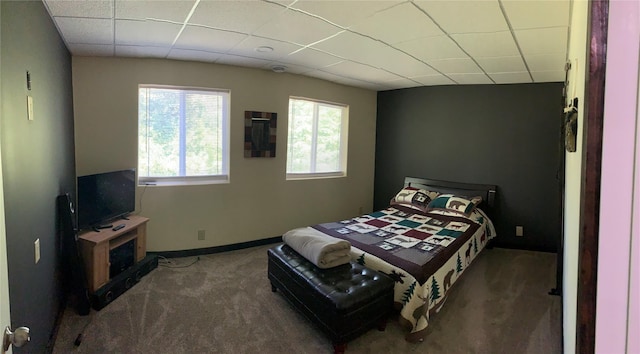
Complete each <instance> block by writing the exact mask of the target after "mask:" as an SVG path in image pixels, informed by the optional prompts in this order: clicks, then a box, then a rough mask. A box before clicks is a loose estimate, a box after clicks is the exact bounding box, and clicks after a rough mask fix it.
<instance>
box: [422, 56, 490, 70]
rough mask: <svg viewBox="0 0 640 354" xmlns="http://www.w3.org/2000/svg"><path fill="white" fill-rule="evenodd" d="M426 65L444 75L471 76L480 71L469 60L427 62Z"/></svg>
mask: <svg viewBox="0 0 640 354" xmlns="http://www.w3.org/2000/svg"><path fill="white" fill-rule="evenodd" d="M427 63H428V64H429V65H431V66H432V67H433V68H435V69H437V70H439V71H440V72H442V73H444V74H473V73H481V72H482V70H480V68H479V67H478V65H476V63H474V62H473V60H471V59H440V60H428V61H427Z"/></svg>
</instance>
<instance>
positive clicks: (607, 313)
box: [595, 1, 640, 353]
mask: <svg viewBox="0 0 640 354" xmlns="http://www.w3.org/2000/svg"><path fill="white" fill-rule="evenodd" d="M639 39H640V4H638V2H637V1H611V2H610V3H609V28H608V39H607V71H606V84H605V97H604V124H603V140H602V183H601V194H600V230H599V235H600V236H599V240H600V241H599V243H598V292H597V310H596V341H595V344H596V353H625V352H626V353H638V351H639V350H640V339H639V338H640V337H638V320H639V317H640V314H639V311H638V308H637V306H638V266H637V264H638V258H637V257H638V248H640V245H639V244H638V242H640V235H639V233H640V232H639V230H640V225H639V223H640V190H639V189H640V184H638V181H640V163H639V162H640V155H635V154H636V150H637V149H638V150H637V151H640V126H639V125H638V123H640V120H639V119H638V110H637V109H638V102H640V101H639V100H638V80H639V79H640V75H639V73H640V72H639V70H638V60H639V59H640V55H639V51H640V43H639V41H638V40H639ZM634 165H635V166H634ZM634 173H635V177H634ZM634 178H635V183H636V185H635V188H636V190H635V191H634ZM634 192H635V194H634ZM634 197H635V202H634ZM634 203H635V206H634ZM634 228H635V232H634ZM634 258H635V259H634ZM632 262H635V268H633V267H632V266H631V265H632ZM634 269H635V274H634V273H633V272H634ZM633 286H635V287H634V288H632V287H633ZM634 306H635V309H634ZM632 309H634V310H632ZM634 326H635V328H634Z"/></svg>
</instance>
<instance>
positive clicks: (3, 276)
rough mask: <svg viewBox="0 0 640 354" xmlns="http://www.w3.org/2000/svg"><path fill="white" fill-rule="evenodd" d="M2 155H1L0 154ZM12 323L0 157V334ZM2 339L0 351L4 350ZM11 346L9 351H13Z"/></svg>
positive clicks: (0, 161) (0, 159) (0, 160)
mask: <svg viewBox="0 0 640 354" xmlns="http://www.w3.org/2000/svg"><path fill="white" fill-rule="evenodd" d="M0 156H1V155H0ZM10 325H11V317H10V316H9V272H8V271H7V239H6V232H5V224H4V187H3V180H2V158H1V157H0V331H2V332H0V336H1V334H2V333H4V329H5V328H6V327H7V326H10ZM1 342H2V341H1V340H0V352H2V348H1V346H2V343H1ZM11 352H12V351H11V348H9V351H8V353H11Z"/></svg>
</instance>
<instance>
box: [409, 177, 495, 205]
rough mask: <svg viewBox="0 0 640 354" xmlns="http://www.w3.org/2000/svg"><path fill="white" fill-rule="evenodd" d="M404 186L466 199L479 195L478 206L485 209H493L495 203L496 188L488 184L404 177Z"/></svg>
mask: <svg viewBox="0 0 640 354" xmlns="http://www.w3.org/2000/svg"><path fill="white" fill-rule="evenodd" d="M404 186H405V187H415V188H422V189H426V190H429V191H434V192H440V193H452V194H457V195H463V196H467V197H475V196H477V195H479V196H481V197H482V203H481V204H480V206H481V207H482V206H483V205H485V208H486V207H487V206H488V209H493V208H494V207H495V203H496V191H497V186H495V185H490V184H472V183H459V182H449V181H437V180H433V179H424V178H415V177H405V179H404ZM483 210H484V208H483ZM485 211H486V210H485Z"/></svg>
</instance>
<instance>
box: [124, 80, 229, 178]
mask: <svg viewBox="0 0 640 354" xmlns="http://www.w3.org/2000/svg"><path fill="white" fill-rule="evenodd" d="M140 89H170V90H180V91H195V92H198V91H200V92H202V91H204V92H215V93H217V94H221V95H222V96H224V97H223V101H222V102H223V105H222V116H223V117H222V119H221V125H222V143H221V148H222V153H221V155H222V166H221V170H222V171H221V173H220V174H216V175H197V176H188V175H187V176H141V175H140V172H141V169H140V143H141V142H140V131H138V132H137V134H136V135H137V148H138V150H137V152H138V156H137V165H138V185H140V186H150V185H151V186H156V185H157V186H174V185H202V184H221V183H229V181H230V178H229V176H230V160H231V154H230V137H231V132H230V125H231V90H230V89H220V88H208V87H197V86H177V85H156V84H138V90H137V98H138V99H139V98H140ZM139 113H140V106H139V105H138V117H137V123H138V125H137V126H138V129H140V114H139ZM183 146H184V147H186V145H182V144H181V146H180V147H181V148H182V147H183ZM180 153H181V154H182V153H184V151H182V149H181V151H180Z"/></svg>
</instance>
